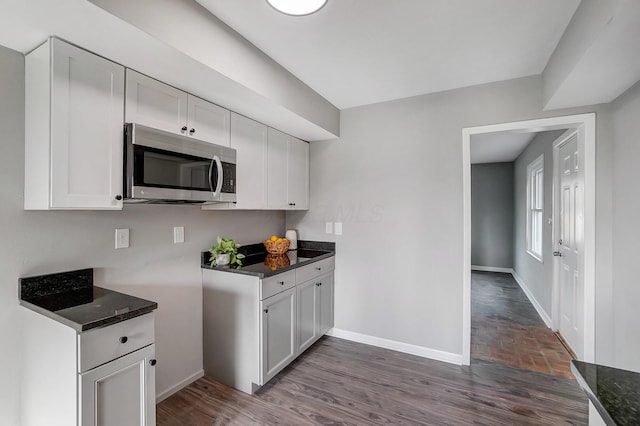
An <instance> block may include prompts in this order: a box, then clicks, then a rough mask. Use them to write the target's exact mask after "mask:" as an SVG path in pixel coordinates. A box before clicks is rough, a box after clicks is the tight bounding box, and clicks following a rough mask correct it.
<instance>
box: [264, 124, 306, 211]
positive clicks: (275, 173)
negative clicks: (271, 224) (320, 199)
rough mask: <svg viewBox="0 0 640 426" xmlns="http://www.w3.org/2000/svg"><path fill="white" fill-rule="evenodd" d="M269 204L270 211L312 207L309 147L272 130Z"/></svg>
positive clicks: (302, 142)
mask: <svg viewBox="0 0 640 426" xmlns="http://www.w3.org/2000/svg"><path fill="white" fill-rule="evenodd" d="M268 146H269V149H268V168H269V173H268V175H269V176H268V197H267V198H268V205H269V208H270V209H278V210H306V209H308V208H309V144H308V143H307V142H304V141H301V140H300V139H296V138H294V137H292V136H289V135H287V134H285V133H282V132H280V131H278V130H275V129H271V128H270V129H269V145H268Z"/></svg>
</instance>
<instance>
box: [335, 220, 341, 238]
mask: <svg viewBox="0 0 640 426" xmlns="http://www.w3.org/2000/svg"><path fill="white" fill-rule="evenodd" d="M333 234H334V235H342V222H336V223H334V224H333Z"/></svg>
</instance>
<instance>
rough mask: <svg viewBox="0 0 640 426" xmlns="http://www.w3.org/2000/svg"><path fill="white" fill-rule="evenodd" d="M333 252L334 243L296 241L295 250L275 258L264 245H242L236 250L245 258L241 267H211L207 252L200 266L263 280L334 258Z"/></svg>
mask: <svg viewBox="0 0 640 426" xmlns="http://www.w3.org/2000/svg"><path fill="white" fill-rule="evenodd" d="M335 250H336V244H335V243H330V242H322V241H301V240H298V249H297V250H289V251H288V252H287V253H285V254H283V255H279V256H276V255H270V254H269V253H267V251H266V250H265V247H264V244H262V243H257V244H249V245H244V246H242V247H240V248H239V249H238V252H239V253H242V254H244V255H245V256H246V258H244V259H243V260H242V263H243V266H241V267H233V266H211V256H210V253H209V252H208V251H205V252H202V254H201V265H202V267H203V268H204V269H213V270H215V271H224V272H232V273H235V274H244V275H253V276H256V277H259V278H265V277H270V276H273V275H276V274H280V273H282V272H286V271H289V270H292V269H296V268H299V267H301V266H304V265H308V264H310V263H313V262H317V261H319V260H322V259H326V258H329V257H331V256H335V254H336V251H335Z"/></svg>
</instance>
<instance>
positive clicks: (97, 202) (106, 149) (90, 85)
mask: <svg viewBox="0 0 640 426" xmlns="http://www.w3.org/2000/svg"><path fill="white" fill-rule="evenodd" d="M52 43H53V46H52V48H53V51H52V58H53V63H52V65H51V73H52V76H51V101H50V102H51V129H50V132H51V141H50V143H51V189H50V190H51V201H50V207H51V208H54V209H113V210H119V209H122V201H120V200H117V199H116V196H117V195H121V194H122V187H123V186H122V185H123V184H122V155H123V154H122V150H123V142H122V141H123V124H124V68H123V67H122V66H120V65H118V64H115V63H113V62H111V61H108V60H106V59H104V58H101V57H99V56H96V55H94V54H92V53H89V52H86V51H84V50H82V49H79V48H77V47H74V46H71V45H69V44H67V43H65V42H63V41H61V40H58V39H52ZM27 161H28V159H27ZM119 198H121V197H119Z"/></svg>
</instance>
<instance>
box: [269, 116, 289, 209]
mask: <svg viewBox="0 0 640 426" xmlns="http://www.w3.org/2000/svg"><path fill="white" fill-rule="evenodd" d="M288 141H289V135H286V134H284V133H282V132H280V131H278V130H275V129H272V128H269V142H268V158H267V168H268V178H267V185H268V188H267V202H268V207H269V208H270V209H280V210H284V209H286V208H288V205H287V145H288Z"/></svg>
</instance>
